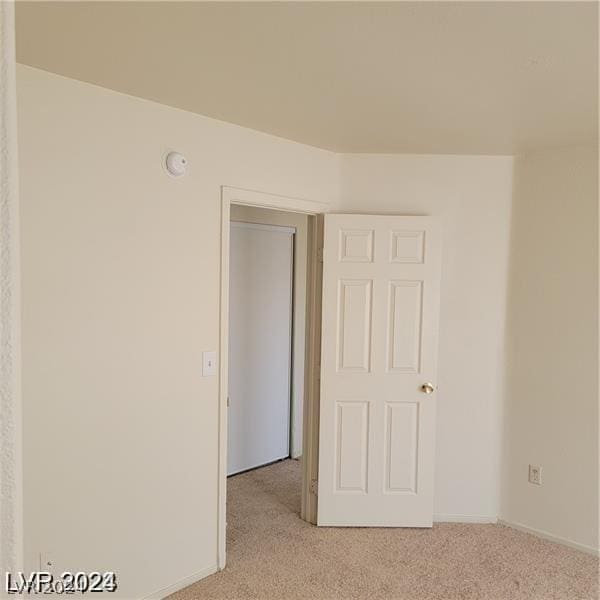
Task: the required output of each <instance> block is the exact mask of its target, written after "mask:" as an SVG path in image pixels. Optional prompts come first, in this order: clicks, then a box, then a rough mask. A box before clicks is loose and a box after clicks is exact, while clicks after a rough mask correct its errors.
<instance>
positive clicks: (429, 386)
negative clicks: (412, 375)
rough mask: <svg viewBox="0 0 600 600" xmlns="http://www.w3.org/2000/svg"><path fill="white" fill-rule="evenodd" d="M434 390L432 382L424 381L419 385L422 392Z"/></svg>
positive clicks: (428, 392) (427, 392) (429, 392)
mask: <svg viewBox="0 0 600 600" xmlns="http://www.w3.org/2000/svg"><path fill="white" fill-rule="evenodd" d="M434 390H435V388H434V387H433V384H432V383H424V384H423V385H422V386H421V391H422V392H423V393H424V394H431V392H433V391H434Z"/></svg>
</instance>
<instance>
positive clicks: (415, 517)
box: [318, 214, 441, 527]
mask: <svg viewBox="0 0 600 600" xmlns="http://www.w3.org/2000/svg"><path fill="white" fill-rule="evenodd" d="M323 263H324V264H323V307H322V337H321V339H322V351H321V352H322V354H321V401H320V426H319V429H320V431H319V488H318V493H319V496H318V524H319V525H340V526H389V527H403V526H406V527H430V526H431V525H432V517H433V470H434V437H435V408H436V407H435V403H436V397H437V393H436V391H435V384H436V363H437V345H438V320H439V316H438V313H439V287H440V271H441V230H440V226H439V223H438V221H437V220H436V219H435V218H433V217H400V216H387V215H386V216H380V215H339V214H337V215H325V236H324V251H323ZM425 384H432V386H433V388H434V391H433V392H432V393H426V391H428V389H427V388H423V386H425Z"/></svg>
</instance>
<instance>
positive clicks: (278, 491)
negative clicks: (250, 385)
mask: <svg viewBox="0 0 600 600" xmlns="http://www.w3.org/2000/svg"><path fill="white" fill-rule="evenodd" d="M228 493H229V500H228V523H229V525H228V529H227V567H226V569H225V570H224V571H222V572H220V573H217V574H215V575H212V576H210V577H207V578H206V579H204V580H202V581H200V582H198V583H196V584H194V585H191V586H189V587H188V588H185V589H184V590H182V591H180V592H178V593H177V594H174V595H173V596H171V599H172V600H175V599H176V600H190V599H194V600H195V599H211V598H220V599H229V600H238V599H242V598H248V599H250V598H252V599H257V600H262V599H269V600H271V599H272V600H286V599H288V598H306V599H308V598H311V599H317V600H318V599H334V598H356V599H361V600H362V599H364V600H367V599H368V600H371V599H375V598H377V599H403V600H404V599H406V600H425V599H426V600H433V599H435V600H441V599H448V600H450V599H459V598H460V599H461V600H463V599H464V600H466V599H474V598H477V599H489V600H504V599H506V600H518V599H519V598H527V599H528V600H530V599H536V600H553V599H564V600H584V599H585V600H591V599H596V598H597V597H598V559H597V558H595V557H593V556H590V555H588V554H584V553H582V552H577V551H575V550H571V549H570V548H567V547H565V546H561V545H558V544H554V543H552V542H548V541H545V540H541V539H538V538H536V537H533V536H531V535H528V534H525V533H521V532H519V531H516V530H514V529H510V528H508V527H502V526H500V525H465V524H454V523H453V524H451V523H440V524H436V525H435V526H434V527H433V529H362V528H360V529H358V528H356V529H355V528H317V527H314V526H312V525H309V524H308V523H305V522H304V521H301V520H300V517H299V516H298V515H299V511H300V464H299V463H298V462H296V461H290V460H288V461H284V462H281V463H277V464H274V465H271V466H269V467H264V468H262V469H258V470H255V471H251V472H249V473H245V474H242V475H237V476H235V477H233V478H231V479H229V482H228Z"/></svg>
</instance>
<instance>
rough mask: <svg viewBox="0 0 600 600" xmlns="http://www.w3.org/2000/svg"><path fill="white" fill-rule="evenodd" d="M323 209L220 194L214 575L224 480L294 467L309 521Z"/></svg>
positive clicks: (235, 192) (221, 552) (230, 191)
mask: <svg viewBox="0 0 600 600" xmlns="http://www.w3.org/2000/svg"><path fill="white" fill-rule="evenodd" d="M324 209H325V206H324V205H323V204H321V203H318V202H311V201H306V200H298V199H293V198H286V197H281V196H274V195H271V194H265V193H260V192H254V191H249V190H241V189H237V188H229V187H224V188H223V189H222V214H221V224H222V229H221V320H220V321H221V322H220V331H221V349H220V378H219V387H220V403H219V505H218V507H219V530H218V567H219V569H222V568H224V566H225V545H226V498H227V481H228V479H227V478H228V477H235V475H238V474H241V473H244V472H246V471H248V470H254V469H259V468H260V467H263V466H266V465H269V464H271V463H273V462H275V461H280V460H286V459H287V460H294V461H298V462H299V463H300V464H299V467H300V471H301V473H302V484H301V490H299V491H300V498H301V511H300V516H301V518H302V519H304V520H306V521H308V522H311V523H316V514H317V506H316V503H317V496H316V491H317V490H316V485H315V482H316V478H317V470H318V410H319V406H318V394H319V380H318V377H317V374H318V372H319V368H320V358H319V354H320V312H319V311H320V297H321V279H322V264H321V262H320V260H319V252H318V248H319V247H322V241H321V240H322V230H323V219H322V216H321V215H322V213H323V212H325V210H324ZM298 462H296V463H293V464H295V465H296V467H295V469H296V471H295V472H296V473H297V472H298ZM289 464H290V465H292V463H289Z"/></svg>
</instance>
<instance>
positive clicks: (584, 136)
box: [17, 1, 598, 154]
mask: <svg viewBox="0 0 600 600" xmlns="http://www.w3.org/2000/svg"><path fill="white" fill-rule="evenodd" d="M597 11H598V5H597V3H596V2H272V3H268V2H265V3H262V2H260V3H258V2H257V3H254V2H240V3H233V2H231V3H230V2H56V1H55V2H47V1H44V2H24V1H20V2H18V3H17V57H18V60H19V62H22V63H25V64H28V65H32V66H34V67H39V68H41V69H45V70H48V71H52V72H55V73H59V74H61V75H66V76H68V77H72V78H75V79H79V80H82V81H87V82H90V83H94V84H97V85H101V86H104V87H107V88H111V89H114V90H118V91H120V92H125V93H128V94H132V95H134V96H140V97H142V98H148V99H150V100H155V101H157V102H161V103H163V104H167V105H170V106H175V107H179V108H182V109H186V110H189V111H193V112H196V113H200V114H204V115H208V116H211V117H215V118H217V119H222V120H224V121H229V122H232V123H237V124H240V125H244V126H246V127H251V128H253V129H257V130H260V131H265V132H268V133H272V134H275V135H278V136H281V137H284V138H288V139H292V140H296V141H299V142H304V143H306V144H311V145H313V146H318V147H321V148H327V149H330V150H334V151H337V152H378V153H388V152H389V153H396V152H397V153H449V154H514V153H518V152H522V151H526V150H532V149H539V148H545V147H551V146H559V145H571V144H579V143H589V142H594V141H595V139H596V134H597V107H598V98H597V97H598V58H597V45H598V14H597ZM40 101H42V100H40Z"/></svg>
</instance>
